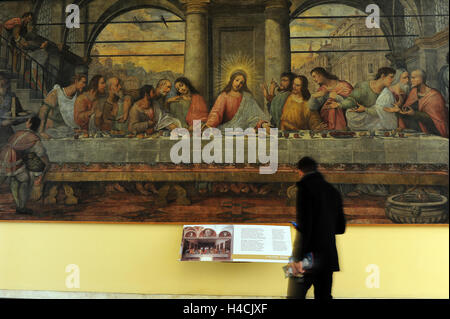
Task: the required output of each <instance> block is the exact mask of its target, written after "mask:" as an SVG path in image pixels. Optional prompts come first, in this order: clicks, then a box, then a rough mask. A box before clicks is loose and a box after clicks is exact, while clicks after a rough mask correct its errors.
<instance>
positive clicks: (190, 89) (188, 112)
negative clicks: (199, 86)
mask: <svg viewBox="0 0 450 319" xmlns="http://www.w3.org/2000/svg"><path fill="white" fill-rule="evenodd" d="M174 83H175V88H176V90H177V96H175V97H172V98H169V99H168V100H167V105H168V111H169V113H170V114H171V115H172V116H174V117H176V118H177V119H178V120H179V121H180V122H181V125H182V127H184V128H188V129H189V131H192V129H193V122H194V120H199V121H202V123H206V121H207V119H208V107H207V106H206V102H205V99H203V97H202V96H201V95H200V94H199V92H198V91H197V90H196V89H195V87H194V86H193V85H192V83H191V82H190V81H189V79H187V78H185V77H180V78H178V79H176V80H175V82H174Z"/></svg>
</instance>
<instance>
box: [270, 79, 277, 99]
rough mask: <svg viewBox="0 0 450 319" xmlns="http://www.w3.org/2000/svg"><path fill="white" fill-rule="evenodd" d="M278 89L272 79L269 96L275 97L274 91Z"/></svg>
mask: <svg viewBox="0 0 450 319" xmlns="http://www.w3.org/2000/svg"><path fill="white" fill-rule="evenodd" d="M277 87H278V83H277V82H275V80H274V79H272V82H270V88H269V94H270V95H272V96H273V95H275V89H276V88H277Z"/></svg>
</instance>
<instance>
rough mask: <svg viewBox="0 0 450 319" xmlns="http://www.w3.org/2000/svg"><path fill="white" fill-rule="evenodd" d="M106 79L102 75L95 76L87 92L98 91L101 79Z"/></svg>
mask: <svg viewBox="0 0 450 319" xmlns="http://www.w3.org/2000/svg"><path fill="white" fill-rule="evenodd" d="M102 78H104V77H103V75H101V74H97V75H94V76H93V77H92V79H91V81H90V82H89V84H88V86H87V88H86V91H90V90H95V91H98V83H99V82H100V79H102Z"/></svg>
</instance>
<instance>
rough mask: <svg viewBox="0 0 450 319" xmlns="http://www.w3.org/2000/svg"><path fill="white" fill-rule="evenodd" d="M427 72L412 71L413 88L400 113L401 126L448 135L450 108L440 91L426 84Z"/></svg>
mask: <svg viewBox="0 0 450 319" xmlns="http://www.w3.org/2000/svg"><path fill="white" fill-rule="evenodd" d="M426 78H427V77H426V73H425V71H423V70H420V69H419V70H415V71H413V72H412V73H411V84H412V87H413V88H412V90H411V92H410V93H409V95H408V98H407V99H406V101H405V104H404V105H403V109H402V110H401V111H400V112H399V114H400V121H399V124H400V127H401V128H409V129H414V130H418V131H422V132H424V133H428V134H435V135H440V136H443V137H448V109H447V108H446V107H445V101H444V98H443V97H442V95H441V93H439V91H437V90H435V89H433V88H430V87H428V86H427V85H426Z"/></svg>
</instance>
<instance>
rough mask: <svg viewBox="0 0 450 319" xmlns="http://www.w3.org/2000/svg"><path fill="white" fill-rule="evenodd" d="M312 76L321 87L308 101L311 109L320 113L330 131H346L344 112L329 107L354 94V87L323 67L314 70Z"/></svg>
mask: <svg viewBox="0 0 450 319" xmlns="http://www.w3.org/2000/svg"><path fill="white" fill-rule="evenodd" d="M311 76H312V78H313V80H314V82H316V83H317V84H319V85H320V87H319V88H318V89H317V92H315V93H313V94H312V95H311V98H310V99H309V101H308V107H309V109H310V110H311V111H318V112H319V114H320V117H321V119H322V121H323V122H324V123H326V124H327V128H328V129H329V130H345V129H346V127H347V121H346V119H345V114H344V111H343V110H342V109H333V108H330V107H329V106H328V105H329V104H330V103H331V102H333V101H337V102H342V101H343V100H344V99H345V98H346V97H348V96H349V95H350V93H352V91H353V86H352V85H351V84H350V83H348V82H347V81H343V80H339V79H338V77H337V76H335V75H334V74H330V73H329V72H328V71H327V70H325V69H324V68H321V67H317V68H314V69H312V70H311Z"/></svg>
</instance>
